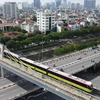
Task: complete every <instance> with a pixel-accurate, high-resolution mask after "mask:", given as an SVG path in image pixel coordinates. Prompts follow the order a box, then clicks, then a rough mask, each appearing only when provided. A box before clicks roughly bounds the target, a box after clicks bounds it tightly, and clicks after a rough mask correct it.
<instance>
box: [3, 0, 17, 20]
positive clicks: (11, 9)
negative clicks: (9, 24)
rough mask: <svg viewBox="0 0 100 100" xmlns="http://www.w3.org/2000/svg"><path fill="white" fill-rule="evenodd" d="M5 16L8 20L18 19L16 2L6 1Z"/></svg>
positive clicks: (4, 6)
mask: <svg viewBox="0 0 100 100" xmlns="http://www.w3.org/2000/svg"><path fill="white" fill-rule="evenodd" d="M3 17H4V18H5V19H7V20H10V19H17V4H16V2H5V4H4V5H3Z"/></svg>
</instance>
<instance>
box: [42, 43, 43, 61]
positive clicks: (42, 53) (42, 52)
mask: <svg viewBox="0 0 100 100" xmlns="http://www.w3.org/2000/svg"><path fill="white" fill-rule="evenodd" d="M42 60H43V41H42Z"/></svg>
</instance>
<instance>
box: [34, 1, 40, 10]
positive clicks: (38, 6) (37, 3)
mask: <svg viewBox="0 0 100 100" xmlns="http://www.w3.org/2000/svg"><path fill="white" fill-rule="evenodd" d="M34 7H36V8H40V7H41V2H40V0H34Z"/></svg>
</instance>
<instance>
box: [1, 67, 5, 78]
mask: <svg viewBox="0 0 100 100" xmlns="http://www.w3.org/2000/svg"><path fill="white" fill-rule="evenodd" d="M1 77H2V78H4V77H5V69H4V68H3V67H1Z"/></svg>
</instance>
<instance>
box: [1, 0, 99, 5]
mask: <svg viewBox="0 0 100 100" xmlns="http://www.w3.org/2000/svg"><path fill="white" fill-rule="evenodd" d="M40 1H41V3H42V4H45V3H46V2H52V1H55V0H40ZM67 1H70V2H72V3H81V4H83V2H84V0H67ZM4 2H29V3H32V2H33V0H17V1H16V0H0V4H3V3H4ZM96 4H97V5H98V4H100V0H96Z"/></svg>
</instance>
